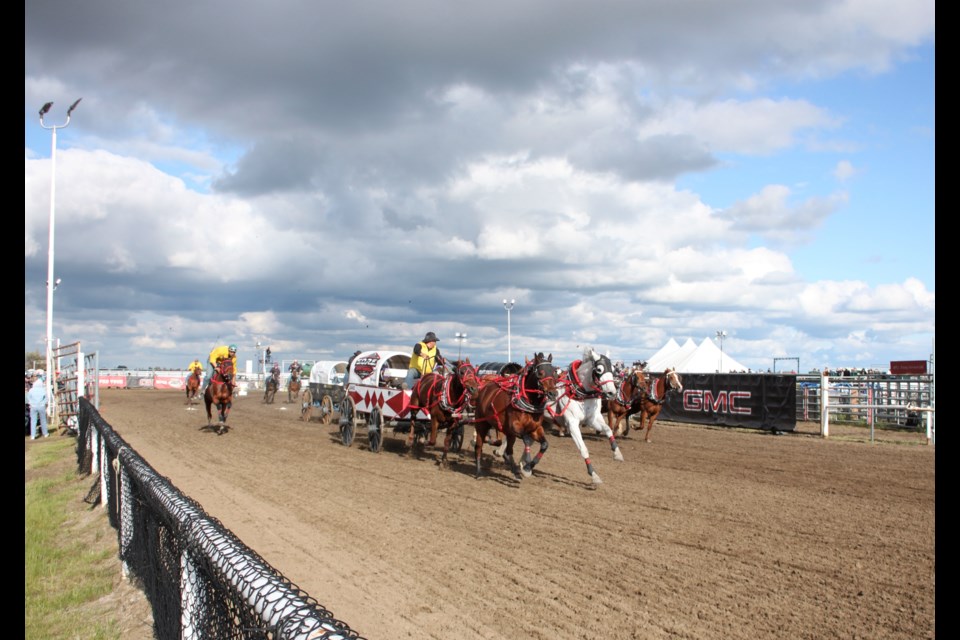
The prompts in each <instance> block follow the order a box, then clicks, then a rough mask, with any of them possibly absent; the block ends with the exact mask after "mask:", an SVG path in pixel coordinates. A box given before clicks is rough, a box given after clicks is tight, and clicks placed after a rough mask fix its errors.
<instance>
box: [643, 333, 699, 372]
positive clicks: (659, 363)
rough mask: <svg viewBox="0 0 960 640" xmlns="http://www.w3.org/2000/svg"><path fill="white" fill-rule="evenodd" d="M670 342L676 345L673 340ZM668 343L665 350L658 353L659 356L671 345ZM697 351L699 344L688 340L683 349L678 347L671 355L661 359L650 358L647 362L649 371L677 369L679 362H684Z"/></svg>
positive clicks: (667, 354)
mask: <svg viewBox="0 0 960 640" xmlns="http://www.w3.org/2000/svg"><path fill="white" fill-rule="evenodd" d="M670 342H673V343H674V344H676V342H675V341H674V340H673V338H671V339H670ZM670 342H668V343H667V344H666V345H664V348H663V349H661V350H660V351H658V352H657V353H658V354H659V353H660V352H661V351H664V349H666V348H667V347H668V346H669V345H670ZM696 350H697V343H695V342H694V341H693V340H691V339H690V338H687V341H686V342H684V343H683V346H682V347H678V348H677V349H674V350H673V351H670V352H669V353H665V354H664V355H663V356H662V357H659V358H656V359H654V358H650V359H649V360H648V361H647V371H664V370H666V369H669V368H670V367H676V366H677V363H678V362H681V361H683V360H684V359H685V358H686V357H687V356H689V355H690V354H691V353H693V352H694V351H696Z"/></svg>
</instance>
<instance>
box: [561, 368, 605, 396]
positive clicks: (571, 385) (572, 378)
mask: <svg viewBox="0 0 960 640" xmlns="http://www.w3.org/2000/svg"><path fill="white" fill-rule="evenodd" d="M582 364H583V361H582V360H574V361H573V362H571V363H570V367H569V368H568V369H567V370H566V371H565V372H564V375H563V376H562V377H561V382H563V383H564V384H565V385H566V387H567V389H568V392H569V393H570V395H572V396H573V398H574V399H575V400H578V401H580V402H583V401H584V400H589V399H591V398H599V397H600V396H602V395H603V392H602V391H601V390H600V387H597V386H593V387H592V388H587V386H586V385H585V384H583V382H582V381H581V380H580V376H579V375H578V374H577V369H579V368H580V366H581V365H582ZM598 369H599V365H597V366H595V367H594V368H593V373H594V374H596V372H597V370H598ZM594 377H595V378H596V377H598V376H596V375H594Z"/></svg>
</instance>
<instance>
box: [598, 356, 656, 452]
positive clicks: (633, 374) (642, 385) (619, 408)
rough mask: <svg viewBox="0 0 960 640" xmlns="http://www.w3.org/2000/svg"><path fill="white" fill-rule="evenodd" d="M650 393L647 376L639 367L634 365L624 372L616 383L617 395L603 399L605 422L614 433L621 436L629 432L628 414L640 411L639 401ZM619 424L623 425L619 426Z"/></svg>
mask: <svg viewBox="0 0 960 640" xmlns="http://www.w3.org/2000/svg"><path fill="white" fill-rule="evenodd" d="M649 393H650V389H649V386H648V384H647V378H646V376H645V375H643V371H642V370H641V369H640V368H637V367H634V368H632V369H629V370H627V371H626V372H625V373H624V376H623V378H621V379H620V381H619V382H618V383H617V395H616V397H615V398H613V399H612V400H607V399H606V398H604V400H603V410H604V411H605V412H606V414H607V424H608V425H609V426H610V428H611V429H612V430H613V433H614V435H616V436H617V437H622V436H625V435H627V434H628V433H630V416H632V415H635V414H638V413H640V411H641V410H642V408H643V407H642V405H641V402H642V400H643V399H644V398H645V397H647V396H648V394H649ZM621 424H623V427H622V428H621V426H620V425H621Z"/></svg>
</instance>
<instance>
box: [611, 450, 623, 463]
mask: <svg viewBox="0 0 960 640" xmlns="http://www.w3.org/2000/svg"><path fill="white" fill-rule="evenodd" d="M613 459H614V460H616V461H617V462H623V454H622V453H621V452H620V447H617V448H616V449H615V450H614V451H613Z"/></svg>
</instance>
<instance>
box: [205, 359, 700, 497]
mask: <svg viewBox="0 0 960 640" xmlns="http://www.w3.org/2000/svg"><path fill="white" fill-rule="evenodd" d="M233 375H234V372H233V369H232V362H231V361H229V360H225V361H223V362H221V363H220V366H219V367H217V369H216V372H215V373H214V375H213V376H212V378H211V380H210V383H209V385H208V386H207V388H206V390H205V391H204V400H205V403H206V407H207V427H209V428H212V429H214V430H215V431H216V432H217V433H218V434H222V433H225V432H226V430H227V429H228V428H229V427H227V424H226V422H227V416H228V415H229V412H230V407H231V401H232V390H233ZM199 386H200V376H199V375H198V374H196V373H195V374H194V375H191V376H190V378H188V380H187V401H188V403H189V402H191V400H192V399H193V398H195V397H196V395H197V393H198V389H199ZM265 387H266V390H265V393H264V402H265V403H267V404H272V403H273V399H274V396H275V395H276V393H277V391H278V390H279V388H280V380H279V376H278V375H271V376H270V377H269V378H267V381H266V385H265ZM300 388H301V382H300V379H299V376H298V375H296V372H295V371H294V372H292V375H291V377H290V380H289V382H288V385H287V393H288V402H294V401H296V399H297V396H298V394H299V392H300ZM682 391H683V383H682V381H681V379H680V375H679V374H678V373H677V372H676V371H675V370H673V369H667V370H666V371H664V372H663V373H662V374H660V375H659V376H657V377H655V378H653V379H650V378H649V377H648V374H647V373H646V372H645V371H644V370H643V369H642V368H641V367H633V368H630V369H627V370H626V371H623V372H616V371H615V370H614V367H613V365H612V363H611V362H610V359H609V357H607V356H604V355H601V354H599V353H597V352H596V351H595V350H594V349H593V348H591V347H587V348H585V349H584V352H583V357H582V358H581V359H578V360H575V361H574V362H572V363H571V364H570V365H569V366H568V367H567V368H565V369H563V370H560V369H558V368H557V367H556V366H554V364H553V356H552V354H551V355H546V356H545V355H544V354H543V353H536V354H534V357H533V358H532V359H530V360H526V361H525V364H524V366H523V367H522V369H521V370H520V371H519V372H517V373H512V374H503V375H500V374H488V375H483V376H480V375H479V373H478V371H477V368H476V367H475V366H474V365H472V364H471V363H470V359H469V358H467V359H465V360H457V361H455V362H453V363H452V366H447V367H442V368H439V369H438V370H435V371H433V372H431V373H428V374H426V375H424V376H423V377H421V378H419V379H418V380H417V382H416V383H415V384H414V386H413V389H411V391H410V403H409V410H410V420H411V427H410V431H409V435H408V438H407V441H406V445H407V447H408V448H410V447H413V446H414V444H415V443H416V441H417V440H420V439H421V438H423V439H425V444H426V445H427V446H430V447H433V446H436V443H437V434H438V432H439V431H440V430H441V429H442V430H445V431H446V434H445V437H444V442H443V454H442V456H441V458H440V460H439V464H440V465H441V466H444V465H445V464H446V463H447V454H448V452H449V451H450V449H451V441H452V438H453V436H454V433H456V432H457V430H458V429H460V431H459V433H460V435H461V437H462V433H463V432H462V427H463V425H464V424H472V426H473V427H474V431H475V446H474V462H475V474H476V477H478V478H479V477H480V476H482V475H483V467H482V465H481V460H482V454H483V449H484V445H485V444H488V443H489V444H491V445H492V446H494V447H495V451H494V455H495V456H502V457H503V460H504V462H505V463H506V465H507V466H508V468H509V469H510V470H511V471H512V473H513V475H514V477H516V478H517V479H523V478H525V477H529V476H531V475H532V474H533V470H534V467H536V465H537V464H538V463H539V462H540V461H541V459H542V458H543V456H544V454H545V453H546V451H547V449H548V447H549V444H548V442H547V432H548V430H549V428H550V427H551V426H552V427H554V428H555V429H556V432H557V433H558V434H559V435H561V436H564V435H569V436H570V437H571V439H572V441H573V443H574V446H575V447H576V448H577V451H578V452H579V453H580V456H581V457H582V458H583V460H584V463H585V465H586V471H587V474H588V475H589V476H590V479H591V481H592V482H593V483H594V484H600V483H602V480H601V479H600V476H599V474H598V473H597V471H596V469H595V468H594V464H593V461H592V460H591V458H590V452H589V450H588V449H587V445H586V443H585V441H584V438H583V433H582V430H581V429H582V428H587V429H592V430H593V431H594V432H595V433H597V434H602V435H603V437H604V438H606V440H607V441H608V443H609V445H610V450H611V451H612V453H613V458H614V460H616V461H618V462H622V461H623V453H622V452H621V450H620V446H619V444H618V443H617V438H624V437H627V436H628V434H629V433H630V418H631V417H632V416H637V422H638V429H637V431H638V433H640V434H642V433H643V432H644V429H646V434H645V436H644V440H645V441H646V442H650V441H651V440H650V433H651V432H652V430H653V425H654V423H655V422H656V419H657V416H658V415H659V414H660V411H661V409H662V407H663V404H664V402H665V401H666V400H667V399H668V396H669V395H670V394H672V393H678V392H682ZM213 407H216V409H217V417H218V423H217V424H216V425H214V424H213V411H212V409H213ZM420 410H422V411H423V412H425V413H426V414H428V415H429V421H430V431H429V437H427V436H426V435H425V432H424V431H421V430H419V429H418V428H417V419H416V416H417V413H418V411H420ZM471 413H472V417H471V415H470V414H471ZM604 414H606V419H604ZM301 419H302V416H301ZM421 434H422V435H421ZM417 436H420V437H419V438H418V437H417ZM517 440H521V441H522V442H523V454H522V455H521V458H520V463H519V464H518V463H517V461H516V460H515V459H514V454H513V449H514V445H515V444H516V441H517ZM534 443H537V444H538V445H539V450H538V451H537V452H536V454H534V453H533V451H532V449H533V446H534ZM457 447H459V444H458V445H457Z"/></svg>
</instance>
